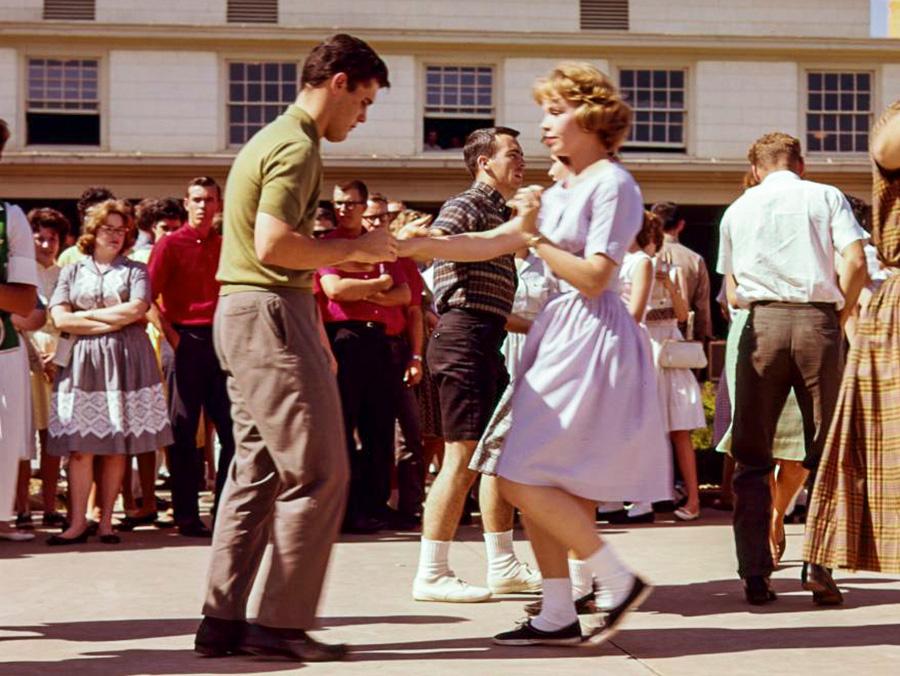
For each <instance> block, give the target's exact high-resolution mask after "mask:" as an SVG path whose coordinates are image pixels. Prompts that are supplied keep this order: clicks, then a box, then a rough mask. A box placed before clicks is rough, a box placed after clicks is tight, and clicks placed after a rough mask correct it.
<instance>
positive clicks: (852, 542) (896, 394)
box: [803, 274, 900, 573]
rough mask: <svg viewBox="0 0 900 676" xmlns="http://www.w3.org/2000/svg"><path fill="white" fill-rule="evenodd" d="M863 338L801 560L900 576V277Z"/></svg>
mask: <svg viewBox="0 0 900 676" xmlns="http://www.w3.org/2000/svg"><path fill="white" fill-rule="evenodd" d="M857 335H858V340H857V341H856V345H854V346H853V347H852V348H851V349H850V354H849V357H848V360H847V367H846V370H845V372H844V380H843V382H842V384H841V392H840V396H839V399H838V406H837V409H836V411H835V415H834V419H833V421H832V424H831V430H830V432H829V435H828V441H827V443H826V446H825V451H824V454H823V456H822V460H821V463H820V465H819V473H818V476H817V479H816V483H815V487H814V489H813V496H812V502H811V503H810V509H809V513H808V515H807V517H806V538H805V542H804V548H803V558H804V560H805V561H810V562H812V563H818V564H821V565H823V566H827V567H829V568H845V569H849V570H869V571H875V572H883V573H900V274H895V275H894V276H892V277H890V278H889V279H888V280H887V281H886V282H885V283H884V284H883V285H882V287H881V289H880V290H879V291H878V293H877V294H876V295H875V297H874V298H872V300H871V302H870V303H869V307H868V311H867V312H866V314H865V317H864V318H862V319H861V321H860V322H859V328H858V334H857Z"/></svg>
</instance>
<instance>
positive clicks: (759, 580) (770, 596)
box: [744, 575, 778, 606]
mask: <svg viewBox="0 0 900 676" xmlns="http://www.w3.org/2000/svg"><path fill="white" fill-rule="evenodd" d="M744 596H745V597H746V598H747V603H749V604H750V605H751V606H761V605H764V604H766V603H769V602H770V601H774V600H775V599H777V598H778V597H777V596H776V595H775V592H774V591H772V588H771V587H770V586H769V578H768V577H765V576H763V575H750V576H749V577H745V578H744Z"/></svg>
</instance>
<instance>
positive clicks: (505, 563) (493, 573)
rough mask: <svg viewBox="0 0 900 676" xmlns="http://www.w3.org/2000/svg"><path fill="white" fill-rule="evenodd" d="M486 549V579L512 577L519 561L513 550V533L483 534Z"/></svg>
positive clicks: (509, 531)
mask: <svg viewBox="0 0 900 676" xmlns="http://www.w3.org/2000/svg"><path fill="white" fill-rule="evenodd" d="M484 545H485V547H486V548H487V560H488V577H512V576H513V575H515V573H516V569H517V567H518V565H519V560H518V559H517V558H516V552H515V550H514V549H513V532H512V531H511V530H508V531H506V532H503V533H485V534H484Z"/></svg>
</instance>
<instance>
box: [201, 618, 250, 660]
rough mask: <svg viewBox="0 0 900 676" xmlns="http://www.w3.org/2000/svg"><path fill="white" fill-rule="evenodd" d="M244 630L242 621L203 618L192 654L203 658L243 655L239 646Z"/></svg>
mask: <svg viewBox="0 0 900 676" xmlns="http://www.w3.org/2000/svg"><path fill="white" fill-rule="evenodd" d="M246 630H247V623H246V622H245V621H243V620H222V619H219V618H218V617H204V618H203V621H202V622H201V623H200V626H199V627H197V635H196V636H195V637H194V652H196V653H198V654H200V655H203V656H204V657H227V656H228V655H245V654H246V653H245V652H244V651H243V650H241V648H240V644H241V641H242V640H243V638H244V632H245V631H246Z"/></svg>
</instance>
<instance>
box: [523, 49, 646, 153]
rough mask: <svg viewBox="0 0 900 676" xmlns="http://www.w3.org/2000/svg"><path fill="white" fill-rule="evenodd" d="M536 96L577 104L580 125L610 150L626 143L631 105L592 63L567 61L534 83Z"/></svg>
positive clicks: (577, 117)
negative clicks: (595, 135) (592, 133)
mask: <svg viewBox="0 0 900 676" xmlns="http://www.w3.org/2000/svg"><path fill="white" fill-rule="evenodd" d="M533 93H534V100H535V101H537V103H540V104H543V103H544V102H545V101H552V100H553V99H563V100H565V101H568V102H569V103H570V104H571V105H573V106H575V119H576V120H577V121H578V125H579V126H580V127H581V128H582V129H583V130H584V131H588V132H594V133H595V134H597V136H599V137H600V141H601V142H602V143H603V145H604V146H605V147H606V148H607V149H608V150H609V151H610V152H615V151H616V150H617V149H618V148H619V146H621V145H622V143H624V141H625V138H626V137H627V136H628V130H629V129H630V128H631V106H629V105H628V104H627V103H625V100H624V99H623V98H622V97H621V96H619V91H618V90H617V89H616V87H615V85H614V84H613V83H612V81H611V80H610V79H609V77H607V75H606V74H605V73H603V72H602V71H600V70H599V69H597V68H595V67H594V66H592V65H591V64H589V63H583V62H576V61H567V62H564V63H560V64H559V65H558V66H556V68H554V69H553V70H552V71H551V72H550V74H549V75H548V76H547V77H545V78H541V79H540V80H538V81H537V82H536V83H535V85H534V92H533Z"/></svg>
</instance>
